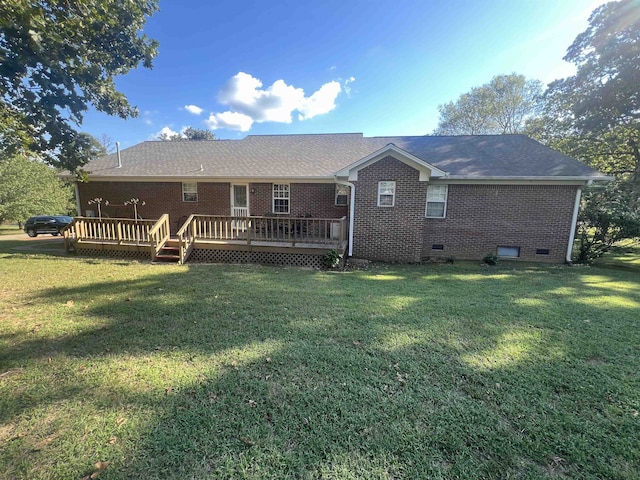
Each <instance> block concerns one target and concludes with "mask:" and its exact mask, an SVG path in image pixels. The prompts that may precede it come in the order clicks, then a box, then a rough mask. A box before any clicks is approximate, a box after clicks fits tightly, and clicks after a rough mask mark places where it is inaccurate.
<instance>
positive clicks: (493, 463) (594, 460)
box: [0, 241, 640, 479]
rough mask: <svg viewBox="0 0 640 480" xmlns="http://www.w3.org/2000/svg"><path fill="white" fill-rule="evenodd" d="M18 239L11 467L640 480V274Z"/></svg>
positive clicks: (1, 413)
mask: <svg viewBox="0 0 640 480" xmlns="http://www.w3.org/2000/svg"><path fill="white" fill-rule="evenodd" d="M3 245H4V247H3ZM7 245H8V244H6V245H5V244H4V243H3V242H2V241H0V318H1V320H0V321H1V323H0V477H1V478H7V479H9V478H11V479H14V478H24V479H39V478H56V479H58V478H62V479H80V478H83V477H86V476H89V475H91V474H98V473H99V474H100V475H99V478H100V479H123V478H145V479H153V478H162V479H165V478H176V479H187V478H194V479H195V478H197V479H200V478H255V479H284V478H300V479H307V478H309V479H312V478H326V479H360V478H362V479H399V478H406V479H417V478H432V479H437V478H443V479H448V478H464V479H467V478H468V479H477V478H501V479H502V478H521V479H537V478H594V479H596V478H611V479H613V478H620V479H624V478H628V479H631V478H638V472H640V435H639V433H638V432H640V416H639V414H638V412H639V411H640V380H639V376H638V372H640V358H639V356H638V351H639V350H638V349H639V345H640V278H639V275H638V273H637V272H631V271H622V270H621V271H617V270H611V269H599V268H593V267H574V268H570V267H564V266H549V267H544V266H525V265H506V264H501V265H499V266H498V267H483V266H480V265H477V264H470V263H469V264H463V263H456V264H453V265H428V266H372V267H370V268H368V269H367V270H360V271H347V272H319V271H310V270H300V269H288V268H275V267H259V266H232V265H228V266H220V265H189V266H176V265H150V264H147V263H137V262H130V261H121V260H100V259H88V258H80V257H78V258H75V257H61V256H54V255H48V254H37V253H33V252H20V251H15V250H10V249H9V248H7ZM11 245H13V244H11ZM96 462H109V463H108V464H107V463H103V464H98V466H96V465H95V464H96ZM105 466H106V468H105Z"/></svg>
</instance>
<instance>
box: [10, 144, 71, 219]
mask: <svg viewBox="0 0 640 480" xmlns="http://www.w3.org/2000/svg"><path fill="white" fill-rule="evenodd" d="M0 178H1V179H2V181H1V182H0V223H2V222H3V221H5V220H13V221H15V222H18V223H19V224H22V223H24V221H25V220H26V219H27V218H29V217H30V216H32V215H38V214H51V215H53V214H56V213H57V214H65V215H66V214H69V213H72V212H73V210H75V208H74V206H73V205H74V204H73V189H72V188H71V187H69V186H68V185H65V184H64V183H63V182H62V181H61V180H60V179H59V178H58V176H57V174H56V171H55V170H54V169H53V168H51V167H50V166H48V165H46V164H44V163H42V162H40V161H38V160H34V159H30V158H27V157H26V156H24V155H17V156H15V157H11V158H7V159H4V160H2V161H0Z"/></svg>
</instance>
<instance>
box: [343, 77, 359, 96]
mask: <svg viewBox="0 0 640 480" xmlns="http://www.w3.org/2000/svg"><path fill="white" fill-rule="evenodd" d="M355 81H356V77H349V78H347V79H346V80H345V81H344V83H343V85H342V88H344V93H346V94H347V96H350V95H351V85H350V84H352V83H353V82H355Z"/></svg>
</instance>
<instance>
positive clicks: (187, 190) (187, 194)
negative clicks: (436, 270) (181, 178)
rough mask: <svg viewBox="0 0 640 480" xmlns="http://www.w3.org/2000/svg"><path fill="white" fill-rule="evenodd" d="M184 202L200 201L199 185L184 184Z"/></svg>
mask: <svg viewBox="0 0 640 480" xmlns="http://www.w3.org/2000/svg"><path fill="white" fill-rule="evenodd" d="M182 201H183V202H197V201H198V184H197V183H183V184H182Z"/></svg>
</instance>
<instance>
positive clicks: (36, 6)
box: [0, 0, 158, 170]
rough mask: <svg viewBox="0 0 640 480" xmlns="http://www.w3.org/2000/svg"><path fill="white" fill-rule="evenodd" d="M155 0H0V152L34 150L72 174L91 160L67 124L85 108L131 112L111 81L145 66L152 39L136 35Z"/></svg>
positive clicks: (153, 46)
mask: <svg viewBox="0 0 640 480" xmlns="http://www.w3.org/2000/svg"><path fill="white" fill-rule="evenodd" d="M157 8H158V7H157V0H128V1H126V2H123V1H116V0H109V1H103V0H74V1H69V0H2V1H0V120H2V122H1V124H0V153H4V154H5V155H8V154H14V153H16V152H29V151H31V152H40V154H41V155H42V157H43V158H44V159H45V160H46V161H47V162H48V163H50V164H52V165H55V166H58V167H64V168H67V169H69V170H75V169H76V168H77V167H79V166H81V165H83V164H84V163H86V162H87V161H88V160H89V159H90V158H91V145H90V140H89V139H88V138H87V137H86V136H82V135H80V134H79V133H78V132H77V131H76V130H75V128H74V127H75V126H78V125H80V124H81V123H82V119H83V114H84V112H85V111H86V110H87V108H88V105H92V106H93V107H94V108H96V109H97V110H99V111H102V112H105V113H108V114H110V115H117V116H119V117H122V118H127V117H132V116H136V115H137V110H136V109H135V108H134V107H132V106H131V105H130V104H129V102H128V101H127V99H126V97H125V96H124V94H122V93H121V92H119V91H117V90H116V88H115V83H114V78H115V77H116V76H118V75H122V74H125V73H127V72H128V71H129V70H131V69H132V68H135V67H137V66H138V65H139V64H142V65H143V66H144V67H146V68H151V62H152V59H153V57H154V56H155V55H156V51H157V45H158V44H157V42H156V41H154V40H151V39H149V38H147V37H146V36H145V35H142V34H141V33H140V32H141V30H142V28H143V26H144V23H145V21H146V18H147V17H148V16H150V15H152V14H153V13H154V12H155V11H156V10H157Z"/></svg>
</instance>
